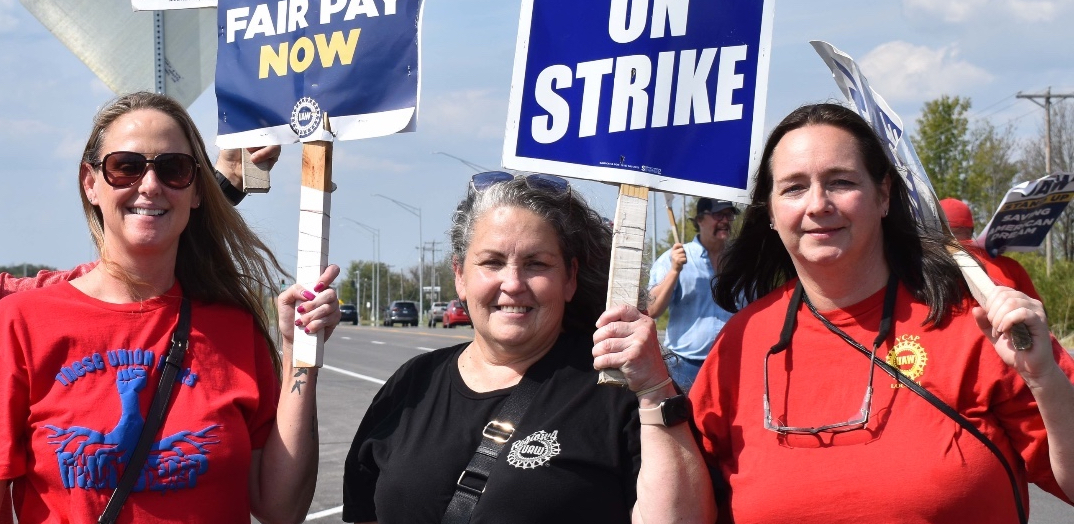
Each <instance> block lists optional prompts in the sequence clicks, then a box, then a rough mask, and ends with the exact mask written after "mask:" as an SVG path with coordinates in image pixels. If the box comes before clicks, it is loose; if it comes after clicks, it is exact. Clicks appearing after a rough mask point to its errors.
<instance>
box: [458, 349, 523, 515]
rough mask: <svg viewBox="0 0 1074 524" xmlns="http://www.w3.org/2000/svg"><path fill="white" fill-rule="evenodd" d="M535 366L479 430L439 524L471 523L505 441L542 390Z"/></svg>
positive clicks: (512, 433) (509, 438)
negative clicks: (479, 432)
mask: <svg viewBox="0 0 1074 524" xmlns="http://www.w3.org/2000/svg"><path fill="white" fill-rule="evenodd" d="M538 365H539V364H535V365H533V366H531V367H530V370H529V371H527V372H526V374H525V375H523V376H522V380H521V381H520V382H519V383H518V385H516V386H515V389H514V390H513V391H511V394H510V395H508V396H507V400H506V401H504V403H503V406H501V407H500V411H499V413H497V414H496V417H495V418H494V419H492V420H490V421H489V423H488V424H485V428H484V429H482V430H481V443H480V444H478V446H477V451H475V452H474V456H473V458H471V459H470V463H469V464H467V465H466V469H464V470H463V471H462V474H461V475H459V480H458V481H456V482H455V494H454V495H453V496H452V497H451V503H450V504H448V508H447V511H446V512H445V513H444V518H443V519H442V520H441V521H440V522H441V524H467V523H468V522H470V515H471V514H473V512H474V507H476V506H477V501H478V499H480V498H481V494H482V493H484V492H485V484H486V483H488V480H489V474H490V473H491V472H492V466H494V465H495V464H496V460H497V458H499V456H500V452H501V451H503V448H504V446H505V445H506V444H507V441H508V440H511V436H512V435H514V432H515V428H516V427H518V423H519V422H520V421H521V420H522V416H523V415H525V414H526V410H527V409H528V408H529V407H530V403H531V401H532V400H533V397H534V396H535V395H536V394H537V390H538V389H539V388H540V387H541V383H542V382H543V380H542V378H543V374H540V375H539V374H537V373H534V371H536V370H534V369H533V368H535V367H537V366H538Z"/></svg>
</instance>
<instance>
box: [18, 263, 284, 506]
mask: <svg viewBox="0 0 1074 524" xmlns="http://www.w3.org/2000/svg"><path fill="white" fill-rule="evenodd" d="M180 295H181V290H180V288H179V286H178V284H177V285H176V286H175V287H173V288H172V289H171V290H169V291H168V292H167V293H165V294H164V295H162V296H160V297H157V298H154V299H151V300H147V301H144V302H141V303H133V304H110V303H106V302H102V301H99V300H96V299H94V298H91V297H88V296H86V295H84V294H83V293H82V292H80V291H78V290H77V289H76V288H75V287H74V286H72V285H71V284H69V283H66V282H64V283H60V284H56V285H53V286H49V287H46V288H42V289H35V290H30V291H25V292H21V293H17V294H15V295H12V296H10V297H8V298H5V299H4V300H3V302H0V341H2V342H3V343H2V344H0V346H2V347H3V348H4V350H3V351H2V352H0V367H2V368H3V369H4V373H0V398H2V401H0V478H2V479H7V480H11V482H12V486H13V490H12V495H13V502H14V507H15V512H16V514H17V516H18V518H19V522H20V523H24V524H25V523H36V522H95V521H96V519H97V516H98V515H100V513H101V511H102V510H103V509H104V507H105V505H106V504H107V501H108V498H109V496H110V495H111V494H112V491H113V490H114V488H115V485H116V483H117V481H118V479H119V477H120V475H121V474H122V472H123V470H124V467H125V461H126V460H127V458H128V457H129V453H130V452H131V450H133V448H134V445H135V443H136V442H137V440H138V435H139V433H140V431H141V428H142V424H143V423H144V416H145V413H146V412H147V411H148V409H149V404H150V402H151V399H152V397H153V395H154V393H155V391H156V387H157V383H158V382H159V378H160V373H161V370H160V367H159V363H160V361H161V359H162V358H163V356H164V355H165V354H166V353H167V350H168V347H169V345H170V340H171V335H172V333H173V332H174V331H175V327H176V324H177V322H178V315H179V303H180V299H179V296H180ZM192 305H193V308H192V314H191V322H192V327H191V333H190V344H189V348H188V350H187V353H186V358H185V361H184V364H183V370H182V371H181V372H180V374H179V376H178V378H177V380H176V386H175V388H174V390H173V393H172V401H171V407H170V408H169V410H168V412H167V415H166V418H165V421H164V424H163V428H162V430H161V431H160V433H159V434H158V435H157V438H156V440H155V443H154V447H153V448H151V452H150V456H149V460H148V461H147V463H146V466H145V467H144V469H143V473H142V478H141V479H140V480H139V482H138V483H137V484H136V485H135V488H134V489H133V491H132V493H131V496H130V498H129V499H128V500H127V503H126V505H125V506H124V508H123V511H122V513H121V515H120V519H119V522H139V523H141V522H249V519H250V504H249V495H248V483H247V479H248V476H249V471H250V457H251V451H252V450H255V449H260V448H262V447H263V446H264V444H265V441H266V440H267V438H268V435H269V432H270V431H271V429H272V425H273V423H274V420H275V415H276V405H277V402H278V399H279V388H280V385H279V381H278V379H277V378H276V373H275V370H274V369H273V366H272V361H271V359H270V356H269V353H268V348H267V344H266V342H265V340H264V338H263V337H262V336H261V335H260V333H259V332H258V330H257V328H256V326H255V324H254V322H253V319H252V317H251V316H250V315H249V314H247V313H246V312H244V311H242V310H240V309H238V308H234V307H230V306H221V305H209V304H203V303H198V302H195V303H194V304H192Z"/></svg>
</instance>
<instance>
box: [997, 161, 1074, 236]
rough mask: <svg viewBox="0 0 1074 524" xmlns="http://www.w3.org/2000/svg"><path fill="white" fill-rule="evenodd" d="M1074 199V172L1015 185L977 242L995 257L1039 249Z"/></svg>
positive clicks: (1005, 196)
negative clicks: (1007, 252)
mask: <svg viewBox="0 0 1074 524" xmlns="http://www.w3.org/2000/svg"><path fill="white" fill-rule="evenodd" d="M1072 199H1074V173H1055V174H1053V175H1048V176H1046V177H1041V178H1038V179H1036V180H1031V181H1029V182H1022V183H1021V184H1018V185H1016V186H1014V187H1012V188H1011V189H1010V190H1009V191H1007V194H1006V195H1004V196H1003V201H1002V202H1000V204H999V209H997V210H996V214H995V215H993V216H992V219H991V220H989V221H988V225H986V226H985V227H984V230H982V231H981V234H980V235H978V236H977V239H976V243H977V245H979V246H981V247H983V248H985V249H986V250H987V251H988V253H989V254H991V255H992V256H997V255H1002V254H1003V252H1004V251H1036V250H1037V248H1039V247H1040V244H1041V242H1043V241H1044V238H1045V235H1047V234H1048V231H1051V229H1052V226H1053V225H1055V221H1056V220H1058V219H1059V216H1060V215H1062V214H1063V211H1064V210H1065V209H1066V208H1067V206H1068V205H1069V204H1070V201H1071V200H1072Z"/></svg>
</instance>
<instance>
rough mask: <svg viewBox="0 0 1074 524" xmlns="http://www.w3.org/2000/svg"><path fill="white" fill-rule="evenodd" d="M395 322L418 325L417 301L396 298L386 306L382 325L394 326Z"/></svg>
mask: <svg viewBox="0 0 1074 524" xmlns="http://www.w3.org/2000/svg"><path fill="white" fill-rule="evenodd" d="M397 323H398V324H402V325H404V326H406V325H410V326H417V325H418V304H417V302H411V301H409V300H396V301H395V302H392V305H390V306H388V311H386V312H385V313H384V325H385V326H394V325H395V324H397Z"/></svg>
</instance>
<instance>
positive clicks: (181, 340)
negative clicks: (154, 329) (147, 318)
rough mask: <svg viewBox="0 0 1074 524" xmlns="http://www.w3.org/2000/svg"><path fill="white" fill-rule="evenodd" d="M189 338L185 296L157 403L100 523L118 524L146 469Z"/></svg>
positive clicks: (187, 301)
mask: <svg viewBox="0 0 1074 524" xmlns="http://www.w3.org/2000/svg"><path fill="white" fill-rule="evenodd" d="M189 338H190V299H188V298H186V297H183V301H182V303H180V305H179V324H178V325H177V326H176V327H175V333H173V334H172V345H171V347H170V348H168V356H167V357H166V358H165V365H164V372H163V373H162V374H161V375H160V383H159V384H157V392H156V393H155V394H153V403H152V404H150V406H149V413H148V414H147V415H146V417H145V424H144V425H143V426H142V433H141V435H139V436H138V445H137V446H135V448H134V452H133V453H131V458H130V460H129V461H127V467H126V468H125V469H124V470H123V476H122V477H120V479H119V485H117V486H116V490H115V491H113V492H112V497H111V498H110V499H108V506H106V507H105V508H104V512H103V513H101V517H100V518H98V519H97V522H98V523H99V524H111V523H113V522H115V521H116V517H118V516H119V512H120V510H121V509H123V503H124V502H126V501H127V496H129V495H130V492H131V488H133V487H134V483H135V482H136V481H137V480H138V477H139V476H140V475H141V473H142V467H143V466H145V461H146V459H147V458H148V457H149V447H150V446H151V445H152V444H153V437H155V436H156V434H157V432H158V431H160V426H161V425H162V424H163V423H164V413H165V411H167V410H168V402H169V401H170V400H171V396H172V386H173V385H174V384H175V376H176V375H177V374H178V372H179V370H180V369H182V366H183V358H184V357H185V356H186V348H187V342H188V341H189Z"/></svg>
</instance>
